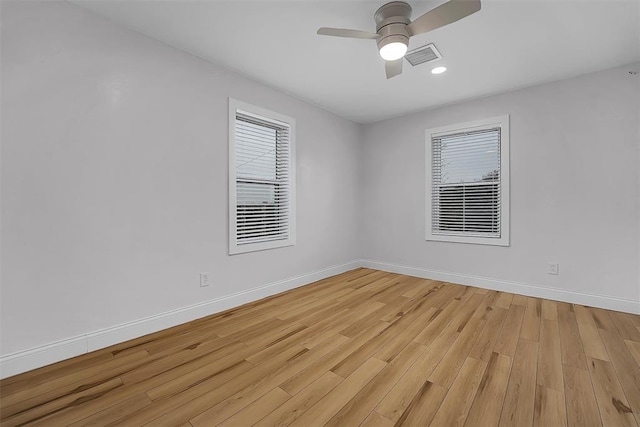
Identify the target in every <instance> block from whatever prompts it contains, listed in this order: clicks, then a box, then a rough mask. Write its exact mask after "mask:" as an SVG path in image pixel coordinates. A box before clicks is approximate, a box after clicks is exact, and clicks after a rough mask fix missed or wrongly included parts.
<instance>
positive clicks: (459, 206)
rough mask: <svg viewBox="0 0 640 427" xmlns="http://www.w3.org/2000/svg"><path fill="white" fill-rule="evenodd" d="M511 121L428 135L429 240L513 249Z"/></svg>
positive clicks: (433, 131) (466, 125) (452, 128)
mask: <svg viewBox="0 0 640 427" xmlns="http://www.w3.org/2000/svg"><path fill="white" fill-rule="evenodd" d="M508 121H509V118H508V116H504V117H499V118H495V119H489V120H486V121H482V122H473V123H464V124H460V125H456V126H447V127H446V128H438V129H430V130H428V131H427V147H426V149H427V150H426V151H427V165H429V166H430V167H429V168H428V172H427V201H428V203H427V224H426V226H427V236H426V238H427V240H440V241H449V242H463V243H481V244H493V245H502V246H508V244H509V236H508V233H509V228H508V223H509V218H508V216H509V164H508V160H509V153H508V150H509V148H508V147H509V143H508V141H509V128H508Z"/></svg>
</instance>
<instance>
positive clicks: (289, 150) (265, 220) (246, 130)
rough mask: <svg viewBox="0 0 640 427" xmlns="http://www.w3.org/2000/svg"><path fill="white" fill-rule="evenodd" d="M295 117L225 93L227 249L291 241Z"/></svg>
mask: <svg viewBox="0 0 640 427" xmlns="http://www.w3.org/2000/svg"><path fill="white" fill-rule="evenodd" d="M294 184H295V120H294V119H292V118H290V117H286V116H283V115H281V114H278V113H274V112H271V111H268V110H265V109H262V108H258V107H254V106H252V105H249V104H245V103H242V102H239V101H236V100H235V99H231V98H230V99H229V253H230V254H236V253H242V252H251V251H259V250H263V249H272V248H278V247H282V246H291V245H294V244H295V185H294Z"/></svg>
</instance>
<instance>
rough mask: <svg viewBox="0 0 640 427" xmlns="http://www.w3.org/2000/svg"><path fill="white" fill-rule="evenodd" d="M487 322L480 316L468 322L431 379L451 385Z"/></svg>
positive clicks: (446, 386)
mask: <svg viewBox="0 0 640 427" xmlns="http://www.w3.org/2000/svg"><path fill="white" fill-rule="evenodd" d="M485 324H486V320H481V319H480V318H474V319H472V320H471V321H469V323H467V325H466V327H465V328H464V329H463V330H462V332H460V335H459V336H458V338H456V340H455V342H454V343H453V345H452V346H451V348H450V349H449V351H448V352H447V354H446V355H445V356H444V358H443V360H442V362H440V364H438V367H437V368H436V369H435V371H433V374H431V376H430V377H429V381H431V382H432V383H435V384H438V385H441V386H442V387H445V388H449V387H450V386H451V384H452V383H453V381H454V379H455V378H456V376H457V375H458V373H459V372H460V369H462V366H463V365H464V363H466V359H467V356H468V355H469V352H470V351H471V348H472V347H473V345H474V344H475V339H474V338H477V336H478V334H479V333H480V332H481V331H482V329H483V328H484V326H485Z"/></svg>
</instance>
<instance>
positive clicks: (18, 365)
mask: <svg viewBox="0 0 640 427" xmlns="http://www.w3.org/2000/svg"><path fill="white" fill-rule="evenodd" d="M358 267H367V268H372V269H376V270H382V271H388V272H391V273H400V274H406V275H408V276H415V277H422V278H426V279H434V280H440V281H446V282H451V283H460V284H463V285H469V286H477V287H481V288H485V289H493V290H498V291H504V292H511V293H515V294H520V295H527V296H533V297H538V298H547V299H552V300H556V301H564V302H569V303H574V304H581V305H588V306H593V307H601V308H606V309H610V310H617V311H624V312H627V313H635V314H640V301H634V300H627V299H622V298H612V297H608V296H605V295H596V294H588V293H582V292H574V291H567V290H564V289H557V288H550V287H544V286H536V285H531V284H526V283H518V282H510V281H506V280H499V279H492V278H486V277H478V276H471V275H466V274H460V273H451V272H443V271H436V270H429V269H425V268H419V267H408V266H403V265H397V264H392V263H386V262H381V261H374V260H356V261H351V262H348V263H345V264H340V265H335V266H332V267H328V268H325V269H323V270H318V271H314V272H311V273H307V274H303V275H300V276H297V277H291V278H288V279H285V280H281V281H279V282H274V283H269V284H266V285H264V286H259V287H256V288H253V289H250V290H248V291H244V292H238V293H236V294H232V295H226V296H224V297H220V298H216V299H213V300H210V301H205V302H202V303H198V304H194V305H191V306H188V307H183V308H179V309H176V310H172V311H169V312H166V313H161V314H158V315H155V316H150V317H146V318H143V319H138V320H135V321H132V322H127V323H124V324H121V325H117V326H113V327H111V328H106V329H101V330H98V331H94V332H90V333H87V334H83V335H80V336H77V337H72V338H68V339H65V340H61V341H56V342H54V343H50V344H47V345H43V346H40V347H36V348H31V349H28V350H24V351H19V352H16V353H12V354H7V355H5V356H2V357H0V378H7V377H10V376H12V375H16V374H19V373H22V372H26V371H30V370H32V369H36V368H40V367H42V366H46V365H50V364H52V363H55V362H59V361H61V360H64V359H69V358H71V357H75V356H79V355H81V354H85V353H88V352H91V351H94V350H98V349H101V348H105V347H108V346H110V345H113V344H118V343H121V342H124V341H127V340H130V339H133V338H138V337H141V336H143V335H147V334H151V333H154V332H158V331H161V330H163V329H166V328H170V327H173V326H177V325H180V324H182V323H186V322H190V321H192V320H195V319H199V318H202V317H205V316H209V315H211V314H214V313H219V312H221V311H224V310H227V309H229V308H233V307H237V306H239V305H242V304H246V303H248V302H252V301H256V300H259V299H261V298H264V297H267V296H271V295H274V294H277V293H279V292H283V291H287V290H290V289H294V288H297V287H299V286H303V285H306V284H308V283H312V282H315V281H317V280H321V279H324V278H327V277H331V276H335V275H336V274H340V273H344V272H346V271H349V270H352V269H354V268H358Z"/></svg>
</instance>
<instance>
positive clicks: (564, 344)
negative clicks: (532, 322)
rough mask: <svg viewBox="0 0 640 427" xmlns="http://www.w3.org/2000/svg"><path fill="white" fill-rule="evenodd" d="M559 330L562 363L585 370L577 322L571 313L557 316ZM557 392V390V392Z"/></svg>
mask: <svg viewBox="0 0 640 427" xmlns="http://www.w3.org/2000/svg"><path fill="white" fill-rule="evenodd" d="M557 321H558V325H559V329H560V347H561V348H562V363H564V364H566V365H571V366H575V367H576V368H580V369H587V359H586V357H585V354H584V347H583V344H582V338H581V336H580V330H579V328H578V322H577V321H576V317H575V315H574V314H573V312H562V313H560V314H559V316H558V320H557ZM558 391H559V390H558Z"/></svg>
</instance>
